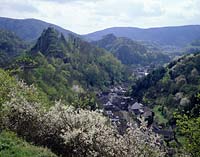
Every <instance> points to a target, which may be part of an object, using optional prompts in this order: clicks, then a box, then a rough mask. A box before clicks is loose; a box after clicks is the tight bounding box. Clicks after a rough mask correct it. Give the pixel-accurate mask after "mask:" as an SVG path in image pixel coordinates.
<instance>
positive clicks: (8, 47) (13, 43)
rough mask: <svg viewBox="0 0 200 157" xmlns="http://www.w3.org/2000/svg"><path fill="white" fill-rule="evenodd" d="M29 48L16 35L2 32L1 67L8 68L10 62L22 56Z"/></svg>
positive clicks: (0, 47) (0, 33)
mask: <svg viewBox="0 0 200 157" xmlns="http://www.w3.org/2000/svg"><path fill="white" fill-rule="evenodd" d="M27 47H28V46H27V44H25V43H24V42H23V41H22V40H21V39H19V38H18V37H17V36H16V35H15V34H14V33H12V32H8V31H5V30H0V67H5V66H8V64H9V62H11V61H12V60H13V58H14V57H16V56H19V55H20V54H22V53H23V52H24V51H25V49H26V48H27Z"/></svg>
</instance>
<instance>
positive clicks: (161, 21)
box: [0, 0, 200, 34]
mask: <svg viewBox="0 0 200 157" xmlns="http://www.w3.org/2000/svg"><path fill="white" fill-rule="evenodd" d="M0 16H2V17H11V18H36V19H40V20H44V21H47V22H50V23H54V24H56V25H59V26H61V27H63V28H65V29H69V30H71V31H74V32H76V33H80V34H86V33H89V32H93V31H97V30H100V29H104V28H108V27H117V26H129V27H142V28H148V27H160V26H177V25H190V24H200V0H0Z"/></svg>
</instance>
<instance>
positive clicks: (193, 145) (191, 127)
mask: <svg viewBox="0 0 200 157" xmlns="http://www.w3.org/2000/svg"><path fill="white" fill-rule="evenodd" d="M175 117H176V123H177V130H178V131H177V132H178V133H179V134H180V136H182V137H183V140H182V142H181V144H183V146H184V148H185V149H186V151H188V152H189V153H190V154H191V156H193V157H196V156H200V147H199V146H200V117H198V118H190V117H188V116H186V115H175Z"/></svg>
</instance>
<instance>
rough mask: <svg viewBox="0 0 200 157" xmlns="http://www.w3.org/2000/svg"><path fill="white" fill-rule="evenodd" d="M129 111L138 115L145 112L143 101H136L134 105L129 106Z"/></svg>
mask: <svg viewBox="0 0 200 157" xmlns="http://www.w3.org/2000/svg"><path fill="white" fill-rule="evenodd" d="M128 109H129V112H133V113H135V114H136V115H140V114H143V113H144V107H143V105H142V104H141V103H138V102H135V103H134V104H133V105H131V106H129V108H128Z"/></svg>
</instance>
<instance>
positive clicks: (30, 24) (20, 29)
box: [0, 17, 75, 41]
mask: <svg viewBox="0 0 200 157" xmlns="http://www.w3.org/2000/svg"><path fill="white" fill-rule="evenodd" d="M49 26H51V27H54V28H56V29H57V30H58V31H59V32H61V33H63V34H64V35H65V36H67V35H68V34H69V33H70V34H75V33H73V32H71V31H69V30H66V29H63V28H61V27H59V26H57V25H54V24H51V23H47V22H44V21H41V20H36V19H11V18H4V17H0V29H5V30H8V31H12V32H14V33H16V34H17V36H19V37H20V38H21V39H24V40H26V41H33V40H36V39H37V38H38V37H39V36H40V35H41V33H42V31H43V30H44V29H45V28H48V27H49Z"/></svg>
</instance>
